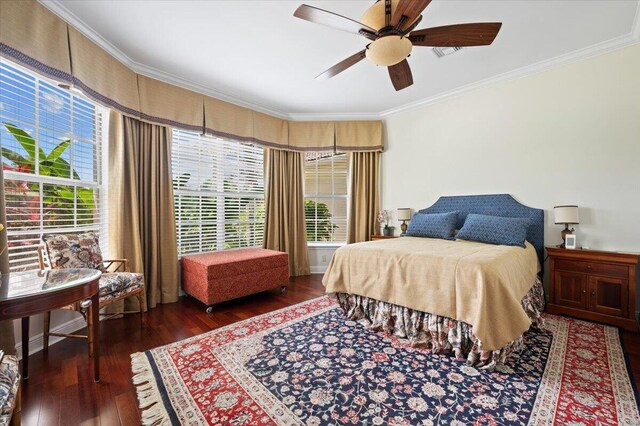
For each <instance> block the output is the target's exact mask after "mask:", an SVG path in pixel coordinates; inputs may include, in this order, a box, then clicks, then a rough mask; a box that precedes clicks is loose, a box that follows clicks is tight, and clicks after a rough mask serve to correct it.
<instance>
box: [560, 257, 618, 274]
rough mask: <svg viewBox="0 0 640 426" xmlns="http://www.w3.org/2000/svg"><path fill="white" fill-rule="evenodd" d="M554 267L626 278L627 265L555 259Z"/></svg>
mask: <svg viewBox="0 0 640 426" xmlns="http://www.w3.org/2000/svg"><path fill="white" fill-rule="evenodd" d="M555 269H557V270H562V271H571V272H584V273H585V274H587V273H588V274H593V275H603V276H606V277H617V278H627V277H628V276H629V267H628V266H625V265H616V264H612V263H597V262H582V261H580V260H566V259H557V260H556V264H555Z"/></svg>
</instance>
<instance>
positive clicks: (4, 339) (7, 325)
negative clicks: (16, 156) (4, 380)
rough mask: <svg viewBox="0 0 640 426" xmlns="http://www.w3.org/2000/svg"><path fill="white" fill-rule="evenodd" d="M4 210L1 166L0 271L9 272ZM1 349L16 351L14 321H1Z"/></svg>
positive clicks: (11, 352)
mask: <svg viewBox="0 0 640 426" xmlns="http://www.w3.org/2000/svg"><path fill="white" fill-rule="evenodd" d="M5 213H6V212H5V210H4V178H3V172H2V167H0V223H1V224H2V226H3V227H4V229H3V230H2V231H0V251H2V249H4V251H2V254H1V255H0V273H3V274H4V273H7V272H9V253H8V249H7V248H5V247H7V218H6V214H5ZM0 349H2V350H3V351H5V353H8V354H12V355H13V354H14V353H15V352H16V341H15V336H14V335H13V321H11V320H7V321H0Z"/></svg>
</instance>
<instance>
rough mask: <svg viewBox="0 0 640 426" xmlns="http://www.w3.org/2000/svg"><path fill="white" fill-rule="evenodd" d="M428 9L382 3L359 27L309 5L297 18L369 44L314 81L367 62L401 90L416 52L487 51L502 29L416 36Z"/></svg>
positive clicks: (417, 0) (406, 0) (475, 27)
mask: <svg viewBox="0 0 640 426" xmlns="http://www.w3.org/2000/svg"><path fill="white" fill-rule="evenodd" d="M429 3H431V0H384V1H383V0H378V1H377V2H376V3H375V4H373V5H372V6H371V7H370V8H369V9H367V11H366V12H365V13H364V14H363V15H362V18H361V19H360V21H361V22H358V21H354V20H353V19H350V18H347V17H345V16H342V15H338V14H337V13H333V12H329V11H327V10H323V9H319V8H317V7H313V6H309V5H306V4H303V5H301V6H300V7H298V9H296V11H295V12H294V14H293V16H295V17H296V18H300V19H304V20H306V21H309V22H314V23H316V24H320V25H326V26H328V27H331V28H335V29H338V30H342V31H347V32H350V33H353V34H359V35H362V36H364V37H366V38H367V39H369V40H371V43H369V44H368V45H367V46H366V47H365V49H363V50H361V51H360V52H358V53H356V54H355V55H352V56H349V57H348V58H347V59H345V60H343V61H341V62H338V63H337V64H335V65H334V66H332V67H331V68H329V69H328V70H326V71H325V72H323V73H322V74H320V75H318V76H317V77H316V79H327V78H331V77H333V76H335V75H337V74H339V73H341V72H342V71H344V70H346V69H347V68H349V67H351V66H353V65H355V64H357V63H358V62H360V61H361V60H363V59H364V58H365V57H366V58H367V59H369V60H370V61H371V62H373V63H374V64H376V65H381V66H386V67H388V70H389V77H391V82H392V83H393V87H394V88H395V89H396V90H402V89H404V88H405V87H409V86H411V85H412V84H413V76H412V75H411V68H409V63H408V62H407V59H406V58H407V57H408V56H409V55H410V54H411V50H412V49H413V46H429V47H468V46H488V45H490V44H491V43H493V40H494V39H495V38H496V36H497V35H498V31H500V27H502V23H500V22H483V23H475V24H457V25H446V26H443V27H434V28H425V29H422V30H415V31H414V29H415V28H416V27H417V26H418V24H419V23H420V21H421V20H422V15H421V13H422V12H423V11H424V9H425V8H426V7H427V6H428V5H429Z"/></svg>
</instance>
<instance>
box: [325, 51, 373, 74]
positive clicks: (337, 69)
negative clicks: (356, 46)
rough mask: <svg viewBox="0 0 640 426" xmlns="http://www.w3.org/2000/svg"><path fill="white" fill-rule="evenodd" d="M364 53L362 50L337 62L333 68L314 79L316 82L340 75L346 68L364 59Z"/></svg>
mask: <svg viewBox="0 0 640 426" xmlns="http://www.w3.org/2000/svg"><path fill="white" fill-rule="evenodd" d="M365 51H366V49H363V50H361V51H360V52H358V53H356V54H355V55H351V56H349V57H348V58H347V59H345V60H343V61H340V62H338V63H337V64H335V65H334V66H332V67H331V68H329V69H328V70H326V71H325V72H323V73H322V74H320V75H318V76H317V77H316V80H326V79H328V78H331V77H333V76H335V75H338V74H340V73H341V72H342V71H344V70H346V69H347V68H349V67H351V66H353V65H355V64H357V63H358V62H360V61H361V60H363V59H364V58H365V56H366V53H365Z"/></svg>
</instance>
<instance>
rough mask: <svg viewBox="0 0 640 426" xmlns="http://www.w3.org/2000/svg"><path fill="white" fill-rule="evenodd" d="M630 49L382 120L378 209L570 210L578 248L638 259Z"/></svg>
mask: <svg viewBox="0 0 640 426" xmlns="http://www.w3.org/2000/svg"><path fill="white" fill-rule="evenodd" d="M639 76H640V44H636V45H633V46H631V47H627V48H624V49H620V50H617V51H615V52H612V53H608V54H605V55H601V56H597V57H594V58H590V59H586V60H582V61H579V62H575V63H573V64H569V65H566V66H563V67H560V68H556V69H553V70H550V71H546V72H543V73H540V74H536V75H532V76H529V77H526V78H522V79H519V80H515V81H511V82H503V83H499V84H496V85H493V86H490V87H487V88H483V89H479V90H476V91H473V92H469V93H466V94H463V95H460V96H458V97H456V98H451V99H448V100H445V101H442V102H439V103H436V104H433V105H430V106H426V107H423V108H421V109H416V110H413V111H407V112H401V113H397V114H395V115H392V116H389V117H388V118H387V119H386V120H385V132H386V140H387V144H388V149H387V151H386V152H385V154H384V155H383V166H382V176H383V196H382V199H383V207H384V208H385V209H392V210H395V209H396V208H398V207H412V208H414V209H419V208H423V207H427V206H429V205H431V204H432V203H433V202H434V201H436V200H437V198H438V197H439V196H441V195H462V194H492V193H509V194H512V195H513V196H514V197H515V198H516V199H517V200H519V201H520V202H522V203H523V204H526V205H528V206H532V207H537V208H542V209H544V210H545V240H546V244H548V245H549V244H557V243H559V242H560V240H561V239H560V231H561V229H562V226H560V225H554V224H553V206H554V205H559V204H577V205H578V206H580V224H579V225H576V226H575V227H576V231H577V232H576V233H577V236H578V245H579V246H583V245H584V246H589V247H590V248H594V249H606V250H621V251H622V250H624V251H637V252H640V226H638V220H639V218H640V77H639Z"/></svg>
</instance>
